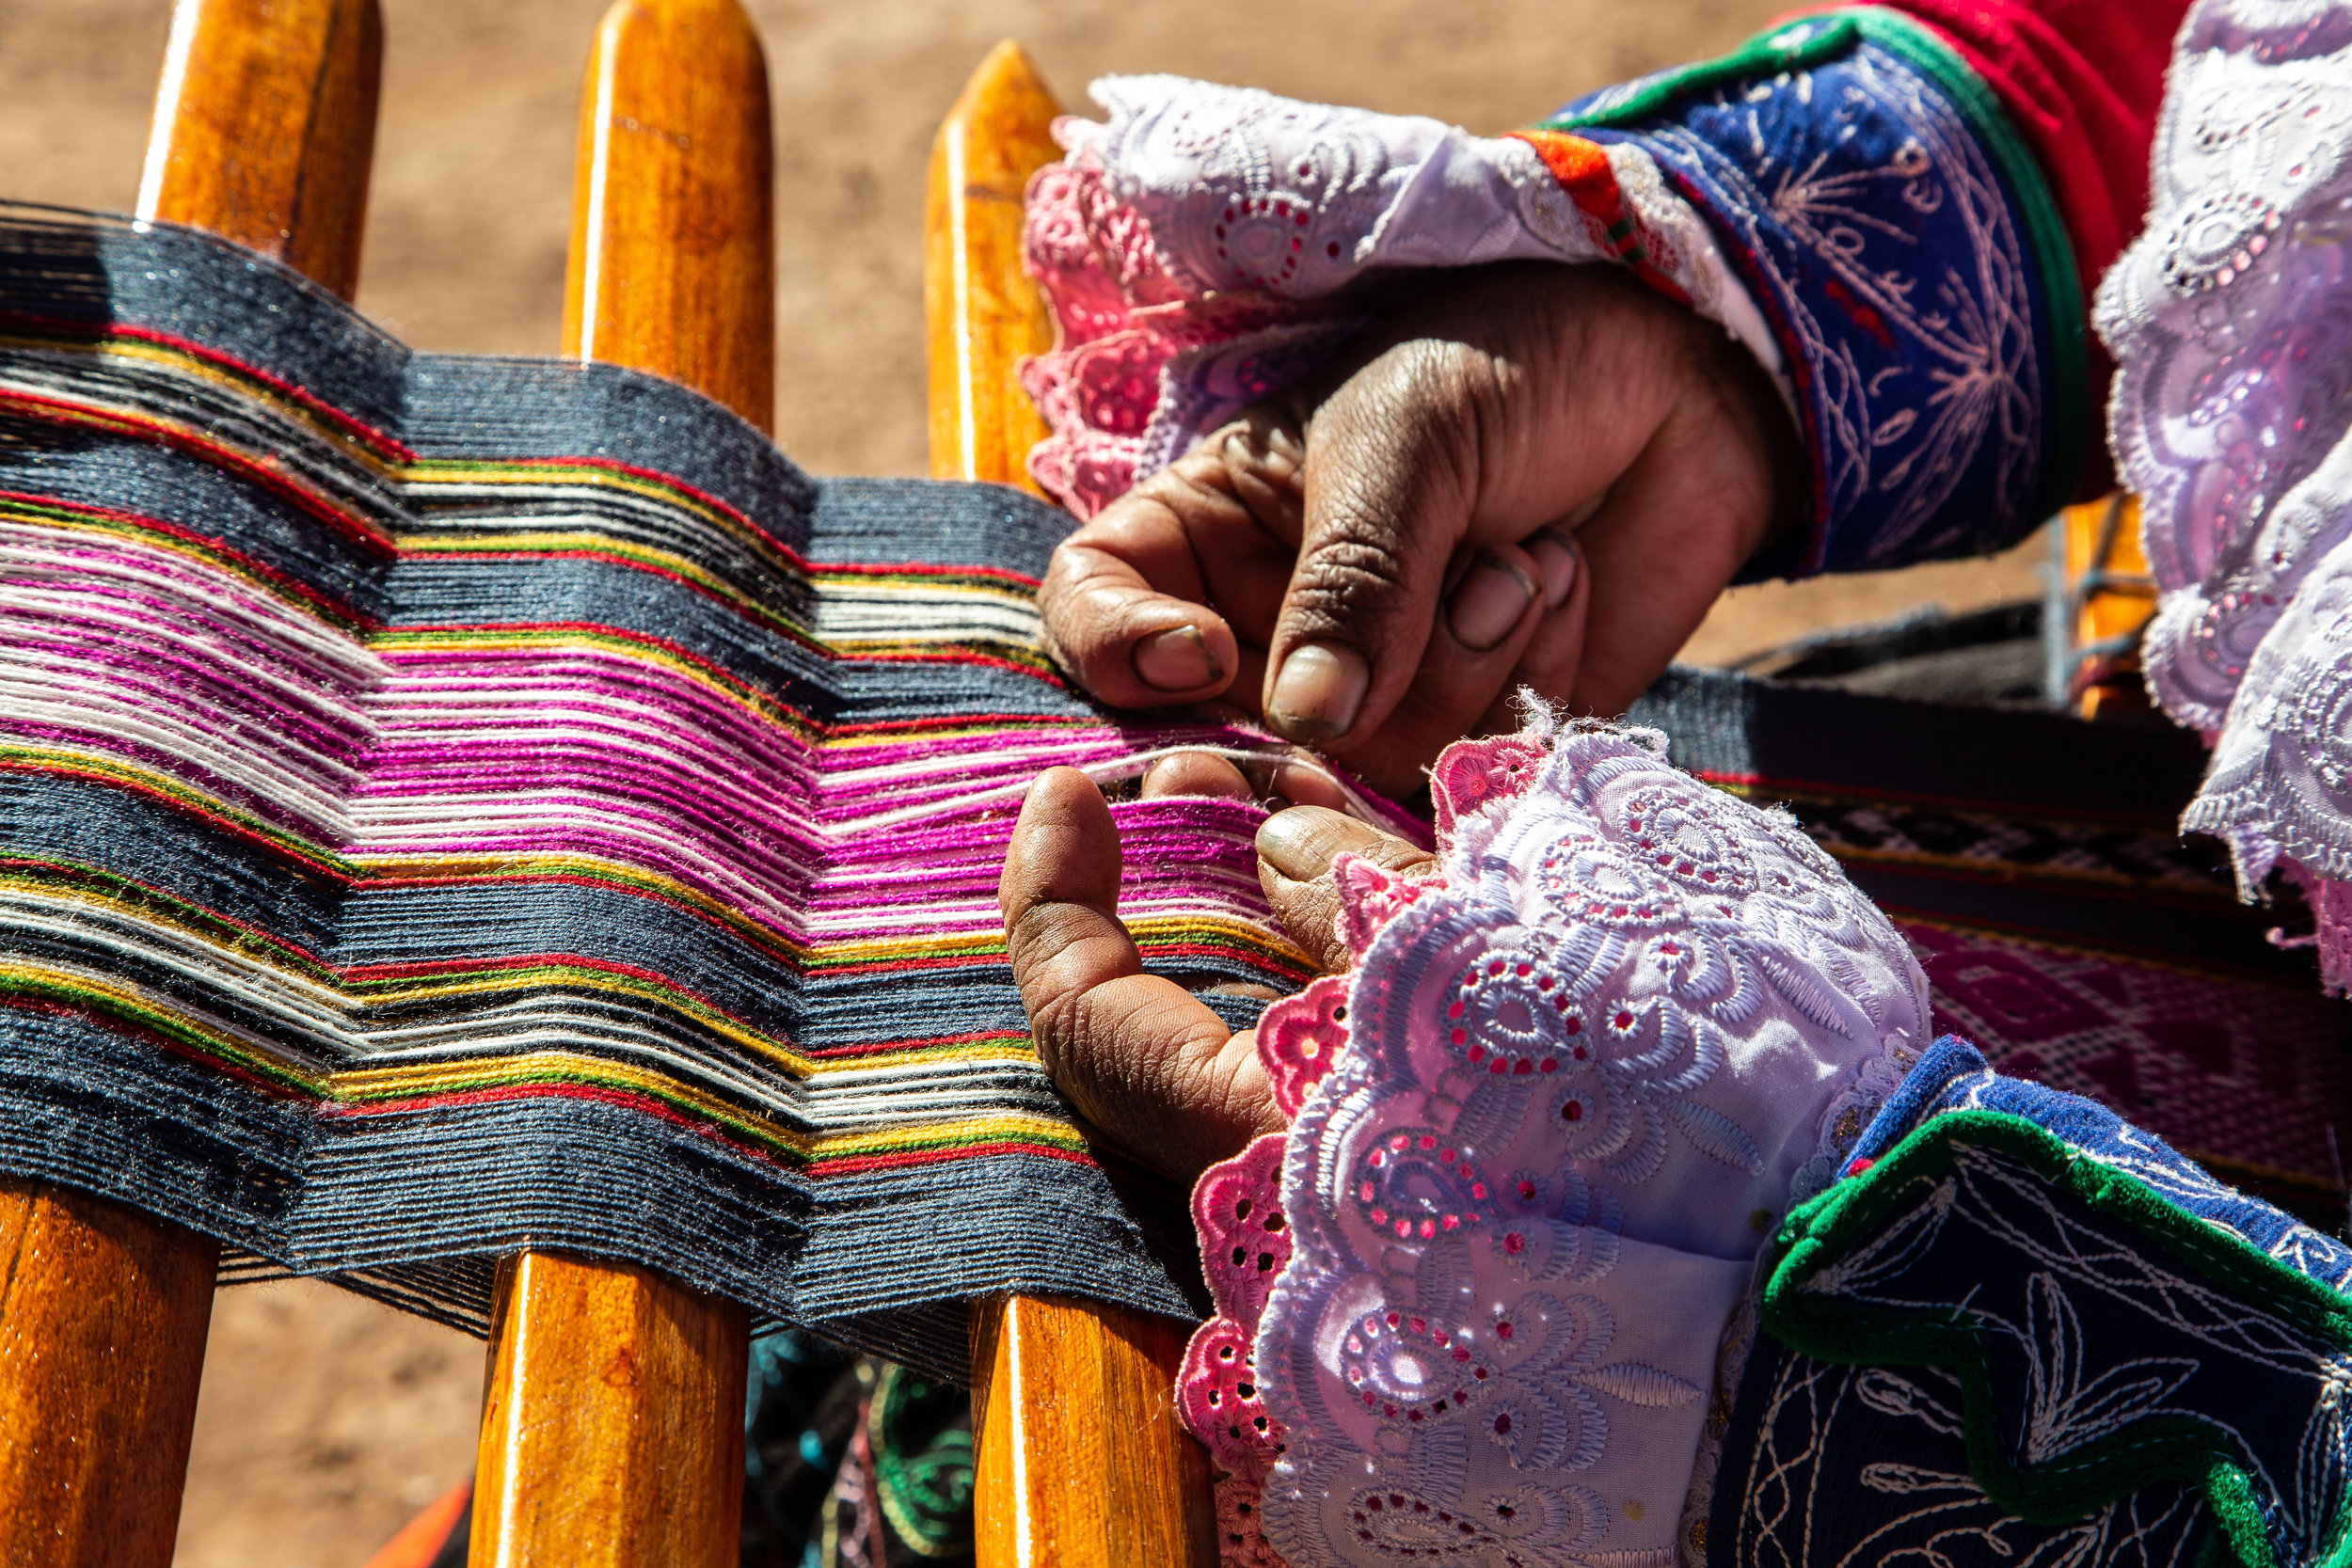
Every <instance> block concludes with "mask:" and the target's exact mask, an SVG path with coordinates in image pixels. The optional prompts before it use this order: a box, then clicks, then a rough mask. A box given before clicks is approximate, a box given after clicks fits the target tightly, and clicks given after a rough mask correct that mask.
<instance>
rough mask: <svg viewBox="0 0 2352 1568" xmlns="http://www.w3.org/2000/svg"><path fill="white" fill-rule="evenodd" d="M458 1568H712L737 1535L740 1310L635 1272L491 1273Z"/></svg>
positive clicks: (549, 1264)
mask: <svg viewBox="0 0 2352 1568" xmlns="http://www.w3.org/2000/svg"><path fill="white" fill-rule="evenodd" d="M490 1342H491V1345H492V1347H493V1348H492V1351H491V1362H490V1369H489V1376H488V1381H487V1386H486V1388H485V1397H484V1399H483V1403H482V1445H481V1448H480V1449H479V1450H478V1454H477V1458H476V1462H475V1467H474V1494H473V1533H472V1536H471V1538H470V1541H469V1553H470V1555H469V1557H468V1558H467V1561H468V1563H469V1564H470V1565H471V1568H492V1565H493V1564H497V1565H502V1568H515V1565H519V1564H525V1563H532V1564H547V1565H549V1568H555V1565H562V1568H606V1565H611V1568H623V1565H629V1568H720V1565H721V1564H732V1563H733V1562H734V1561H735V1560H736V1554H737V1550H738V1541H739V1535H740V1532H741V1530H742V1526H743V1379H744V1372H745V1363H746V1356H747V1353H748V1349H749V1345H750V1337H749V1333H748V1324H747V1323H745V1320H744V1314H743V1309H742V1308H741V1307H737V1306H735V1305H734V1304H733V1303H731V1302H727V1301H723V1300H722V1299H720V1298H718V1297H715V1296H707V1295H705V1294H703V1293H702V1292H700V1291H690V1290H688V1289H686V1288H685V1287H684V1286H681V1285H679V1284H677V1283H675V1281H673V1280H669V1279H664V1278H663V1277H661V1276H660V1275H657V1274H655V1273H654V1272H653V1271H652V1270H650V1269H644V1268H639V1267H637V1266H635V1265H634V1264H628V1263H613V1262H602V1261H592V1260H590V1259H581V1258H573V1257H568V1256H565V1255H564V1254H561V1253H546V1252H527V1253H524V1254H523V1255H522V1256H521V1257H519V1258H517V1259H512V1260H510V1261H509V1262H507V1263H506V1264H504V1265H502V1266H501V1270H500V1277H499V1291H498V1310H497V1315H496V1317H495V1319H494V1320H493V1323H492V1328H491V1341H490Z"/></svg>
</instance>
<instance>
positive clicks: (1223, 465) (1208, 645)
mask: <svg viewBox="0 0 2352 1568" xmlns="http://www.w3.org/2000/svg"><path fill="white" fill-rule="evenodd" d="M1302 451H1303V449H1302V448H1301V447H1300V446H1299V444H1298V438H1297V436H1296V434H1295V431H1293V430H1291V429H1290V428H1289V427H1288V426H1287V425H1286V424H1285V423H1284V422H1283V420H1282V417H1281V415H1280V414H1279V412H1278V411H1276V410H1273V409H1264V410H1254V411H1252V412H1251V413H1250V414H1249V415H1248V416H1246V417H1245V418H1242V419H1239V420H1234V421H1233V422H1232V423H1231V424H1229V425H1227V426H1225V427H1224V428H1222V429H1221V430H1218V431H1213V432H1211V433H1209V435H1207V436H1203V437H1202V438H1201V440H1200V442H1199V443H1198V444H1197V445H1196V446H1195V447H1194V449H1193V451H1190V452H1188V453H1186V454H1185V455H1184V457H1182V458H1180V459H1179V460H1178V461H1176V462H1175V463H1173V464H1170V465H1169V466H1168V467H1166V468H1163V469H1162V470H1160V472H1158V473H1156V474H1154V475H1152V477H1151V478H1149V479H1147V480H1145V481H1144V482H1143V483H1141V484H1139V485H1137V486H1136V488H1135V489H1133V490H1131V491H1129V492H1128V493H1127V494H1126V495H1125V496H1122V497H1120V499H1118V500H1117V501H1114V502H1113V503H1112V504H1111V505H1110V506H1108V507H1105V508H1104V511H1103V513H1102V515H1099V516H1097V517H1095V518H1094V519H1093V520H1092V521H1091V522H1089V523H1088V524H1087V525H1086V526H1085V527H1084V528H1082V529H1080V530H1079V531H1077V532H1075V533H1073V534H1072V535H1071V536H1070V538H1068V539H1066V540H1064V541H1063V542H1062V544H1061V545H1060V546H1058V547H1057V549H1056V550H1055V552H1054V559H1053V562H1052V564H1051V565H1050V566H1049V567H1048V569H1047V572H1046V577H1045V581H1044V583H1043V584H1042V585H1041V588H1040V590H1039V594H1038V607H1039V610H1040V611H1041V613H1042V615H1043V617H1044V630H1045V641H1046V646H1047V649H1048V651H1049V652H1051V653H1052V654H1053V655H1054V656H1055V657H1056V658H1057V660H1058V661H1059V662H1060V663H1061V665H1062V667H1063V668H1064V669H1066V670H1068V671H1069V672H1070V673H1072V674H1073V675H1074V676H1075V677H1077V680H1078V682H1079V684H1080V685H1081V686H1083V687H1085V688H1086V689H1088V690H1089V691H1090V692H1092V693H1093V694H1094V695H1095V696H1097V697H1099V698H1101V699H1102V700H1103V701H1104V702H1107V703H1113V704H1117V705H1122V706H1130V707H1148V706H1162V705H1169V704H1178V703H1187V702H1197V701H1200V700H1203V699H1205V698H1208V697H1213V696H1216V695H1217V694H1219V693H1221V692H1224V691H1226V690H1227V689H1229V688H1230V687H1231V686H1232V684H1233V681H1234V679H1235V677H1236V675H1237V674H1250V675H1254V674H1255V673H1256V671H1257V669H1258V665H1259V658H1260V657H1261V656H1262V650H1263V648H1264V645H1265V640H1266V638H1267V637H1268V635H1270V633H1271V630H1272V627H1273V623H1274V616H1275V612H1276V610H1278V609H1279V606H1280V604H1281V585H1282V583H1283V582H1284V581H1285V580H1287V578H1288V576H1289V571H1290V565H1291V562H1292V560H1293V559H1294V557H1295V552H1296V547H1297V541H1298V524H1297V513H1298V508H1299V499H1298V459H1299V457H1300V455H1301V453H1302ZM1212 606H1214V607H1216V608H1211V607H1212ZM1237 633H1238V635H1239V638H1240V640H1241V641H1245V642H1248V643H1251V644H1253V645H1254V646H1252V647H1250V648H1248V649H1247V650H1245V649H1244V648H1242V647H1241V646H1239V645H1238V644H1237V642H1236V634H1237ZM1242 700H1243V702H1244V703H1245V704H1246V705H1248V706H1249V707H1250V708H1252V709H1253V710H1254V708H1255V706H1256V703H1257V688H1256V685H1255V682H1254V681H1252V683H1251V684H1250V685H1249V686H1248V688H1247V689H1246V693H1245V694H1244V695H1243V698H1242Z"/></svg>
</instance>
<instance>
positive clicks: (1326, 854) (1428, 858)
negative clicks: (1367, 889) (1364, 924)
mask: <svg viewBox="0 0 2352 1568" xmlns="http://www.w3.org/2000/svg"><path fill="white" fill-rule="evenodd" d="M1257 847H1258V880H1259V883H1260V884H1261V885H1262V886H1263V887H1264V889H1265V894H1266V898H1267V900H1268V901H1269V902H1271V903H1272V904H1273V906H1274V912H1275V914H1276V915H1277V916H1279V918H1280V919H1281V922H1282V927H1283V928H1284V929H1285V930H1287V931H1288V932H1289V933H1290V937H1291V940H1292V941H1293V942H1296V943H1298V945H1299V946H1300V947H1302V948H1304V949H1305V950H1306V952H1307V954H1308V956H1309V957H1311V958H1313V959H1314V960H1315V961H1316V962H1317V963H1319V964H1321V965H1322V966H1323V967H1324V968H1325V969H1326V970H1328V971H1332V972H1337V971H1340V970H1343V969H1346V968H1347V967H1348V966H1349V964H1350V962H1351V961H1352V960H1351V958H1350V955H1349V953H1348V951H1347V943H1346V942H1345V941H1344V939H1343V937H1342V935H1341V933H1340V924H1339V914H1340V891H1339V883H1338V882H1337V880H1336V879H1334V878H1333V877H1332V875H1331V865H1332V863H1333V862H1334V861H1336V860H1338V859H1339V857H1340V856H1341V855H1342V854H1343V853H1344V854H1352V855H1355V856H1357V857H1358V858H1359V859H1361V860H1366V861H1369V862H1371V863H1373V864H1375V865H1376V866H1379V867H1380V868H1381V869H1383V870H1386V871H1394V872H1397V873H1399V874H1401V875H1404V876H1421V875H1424V874H1426V873H1428V872H1429V871H1431V870H1433V869H1434V868H1435V867H1436V866H1437V863H1438V857H1437V856H1435V855H1433V854H1431V853H1430V852H1429V851H1427V850H1426V849H1422V848H1421V847H1418V846H1416V845H1413V844H1410V843H1407V842H1406V840H1404V839H1401V838H1398V837H1397V836H1396V835H1395V834H1393V833H1385V832H1381V831H1380V830H1379V829H1377V828H1375V827H1374V826H1372V824H1370V823H1369V822H1363V821H1359V819H1357V818H1356V817H1353V816H1347V815H1346V814H1345V813H1343V812H1336V811H1332V810H1329V809H1328V808H1327V807H1323V806H1293V807H1292V808H1291V809H1290V810H1288V811H1280V812H1276V813H1275V814H1274V815H1273V816H1269V817H1267V818H1266V819H1265V820H1264V821H1263V823H1261V824H1259V827H1258V843H1257Z"/></svg>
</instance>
